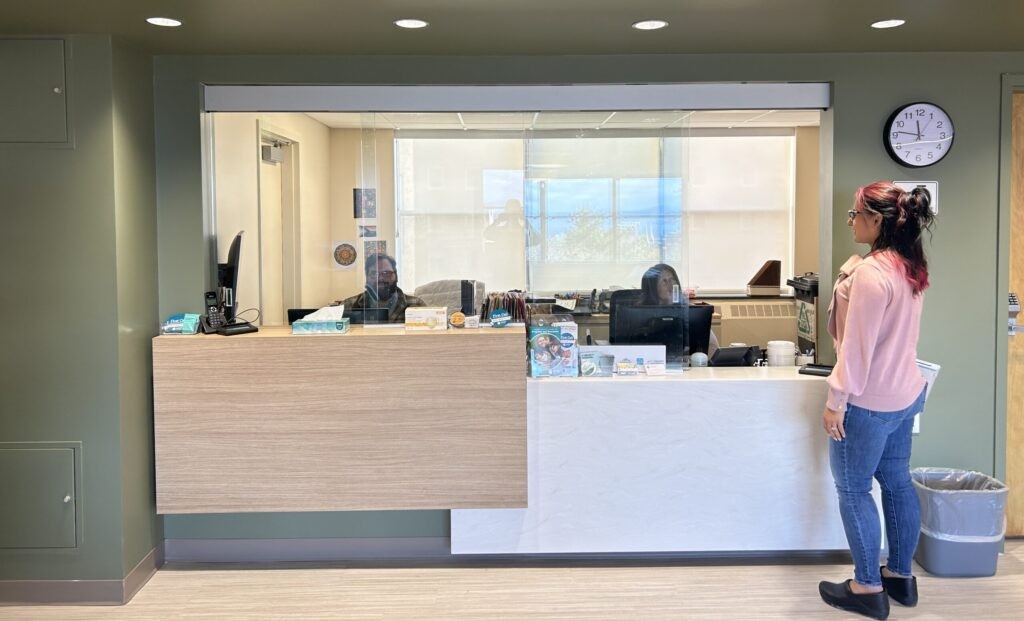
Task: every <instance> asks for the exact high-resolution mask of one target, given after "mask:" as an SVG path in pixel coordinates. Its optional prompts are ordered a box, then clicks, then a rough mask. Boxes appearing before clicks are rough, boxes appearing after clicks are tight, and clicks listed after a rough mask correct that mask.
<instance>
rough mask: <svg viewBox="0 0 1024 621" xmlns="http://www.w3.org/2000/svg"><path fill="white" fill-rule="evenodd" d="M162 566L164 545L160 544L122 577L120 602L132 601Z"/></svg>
mask: <svg viewBox="0 0 1024 621" xmlns="http://www.w3.org/2000/svg"><path fill="white" fill-rule="evenodd" d="M163 565H164V544H163V543H161V544H160V545H158V546H157V547H155V548H153V549H152V550H150V551H149V554H147V555H146V556H144V557H143V558H142V560H141V561H139V563H138V564H137V565H136V566H135V567H134V568H133V569H132V570H131V571H130V572H128V575H127V576H125V577H124V580H123V581H122V582H123V585H124V589H123V592H122V597H121V602H122V603H124V604H127V603H128V602H130V601H132V598H133V597H135V594H136V593H138V592H139V589H141V588H142V587H144V586H146V583H147V582H149V579H150V578H152V577H153V576H154V575H155V574H156V572H157V570H158V569H160V568H161V567H163Z"/></svg>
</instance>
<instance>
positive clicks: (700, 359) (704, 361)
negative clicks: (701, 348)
mask: <svg viewBox="0 0 1024 621" xmlns="http://www.w3.org/2000/svg"><path fill="white" fill-rule="evenodd" d="M690 366H691V367H706V366H708V355H707V354H705V353H704V352H696V353H694V354H693V355H691V356H690Z"/></svg>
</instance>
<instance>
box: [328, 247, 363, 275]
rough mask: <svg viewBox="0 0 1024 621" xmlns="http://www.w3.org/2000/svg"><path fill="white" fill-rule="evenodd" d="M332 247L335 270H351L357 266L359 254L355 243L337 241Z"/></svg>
mask: <svg viewBox="0 0 1024 621" xmlns="http://www.w3.org/2000/svg"><path fill="white" fill-rule="evenodd" d="M332 247H333V248H334V269H336V270H350V269H352V268H353V267H354V266H355V264H356V259H358V258H359V252H358V251H357V250H356V245H355V244H354V243H353V242H350V241H347V242H340V241H336V242H334V244H333V245H332Z"/></svg>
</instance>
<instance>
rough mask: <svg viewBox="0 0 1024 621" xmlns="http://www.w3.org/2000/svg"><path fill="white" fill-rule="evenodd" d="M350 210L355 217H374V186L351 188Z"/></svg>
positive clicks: (375, 199) (375, 205)
mask: <svg viewBox="0 0 1024 621" xmlns="http://www.w3.org/2000/svg"><path fill="white" fill-rule="evenodd" d="M352 212H353V214H352V215H353V216H354V217H356V218H376V217H377V190H376V189H375V188H353V189H352Z"/></svg>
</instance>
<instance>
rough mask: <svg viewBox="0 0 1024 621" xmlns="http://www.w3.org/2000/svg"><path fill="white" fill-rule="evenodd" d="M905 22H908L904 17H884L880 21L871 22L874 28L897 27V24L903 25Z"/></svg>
mask: <svg viewBox="0 0 1024 621" xmlns="http://www.w3.org/2000/svg"><path fill="white" fill-rule="evenodd" d="M905 23H907V22H906V21H904V20H902V19H883V20H882V21H880V22H875V23H873V24H871V27H872V28H896V27H897V26H902V25H903V24H905Z"/></svg>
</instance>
